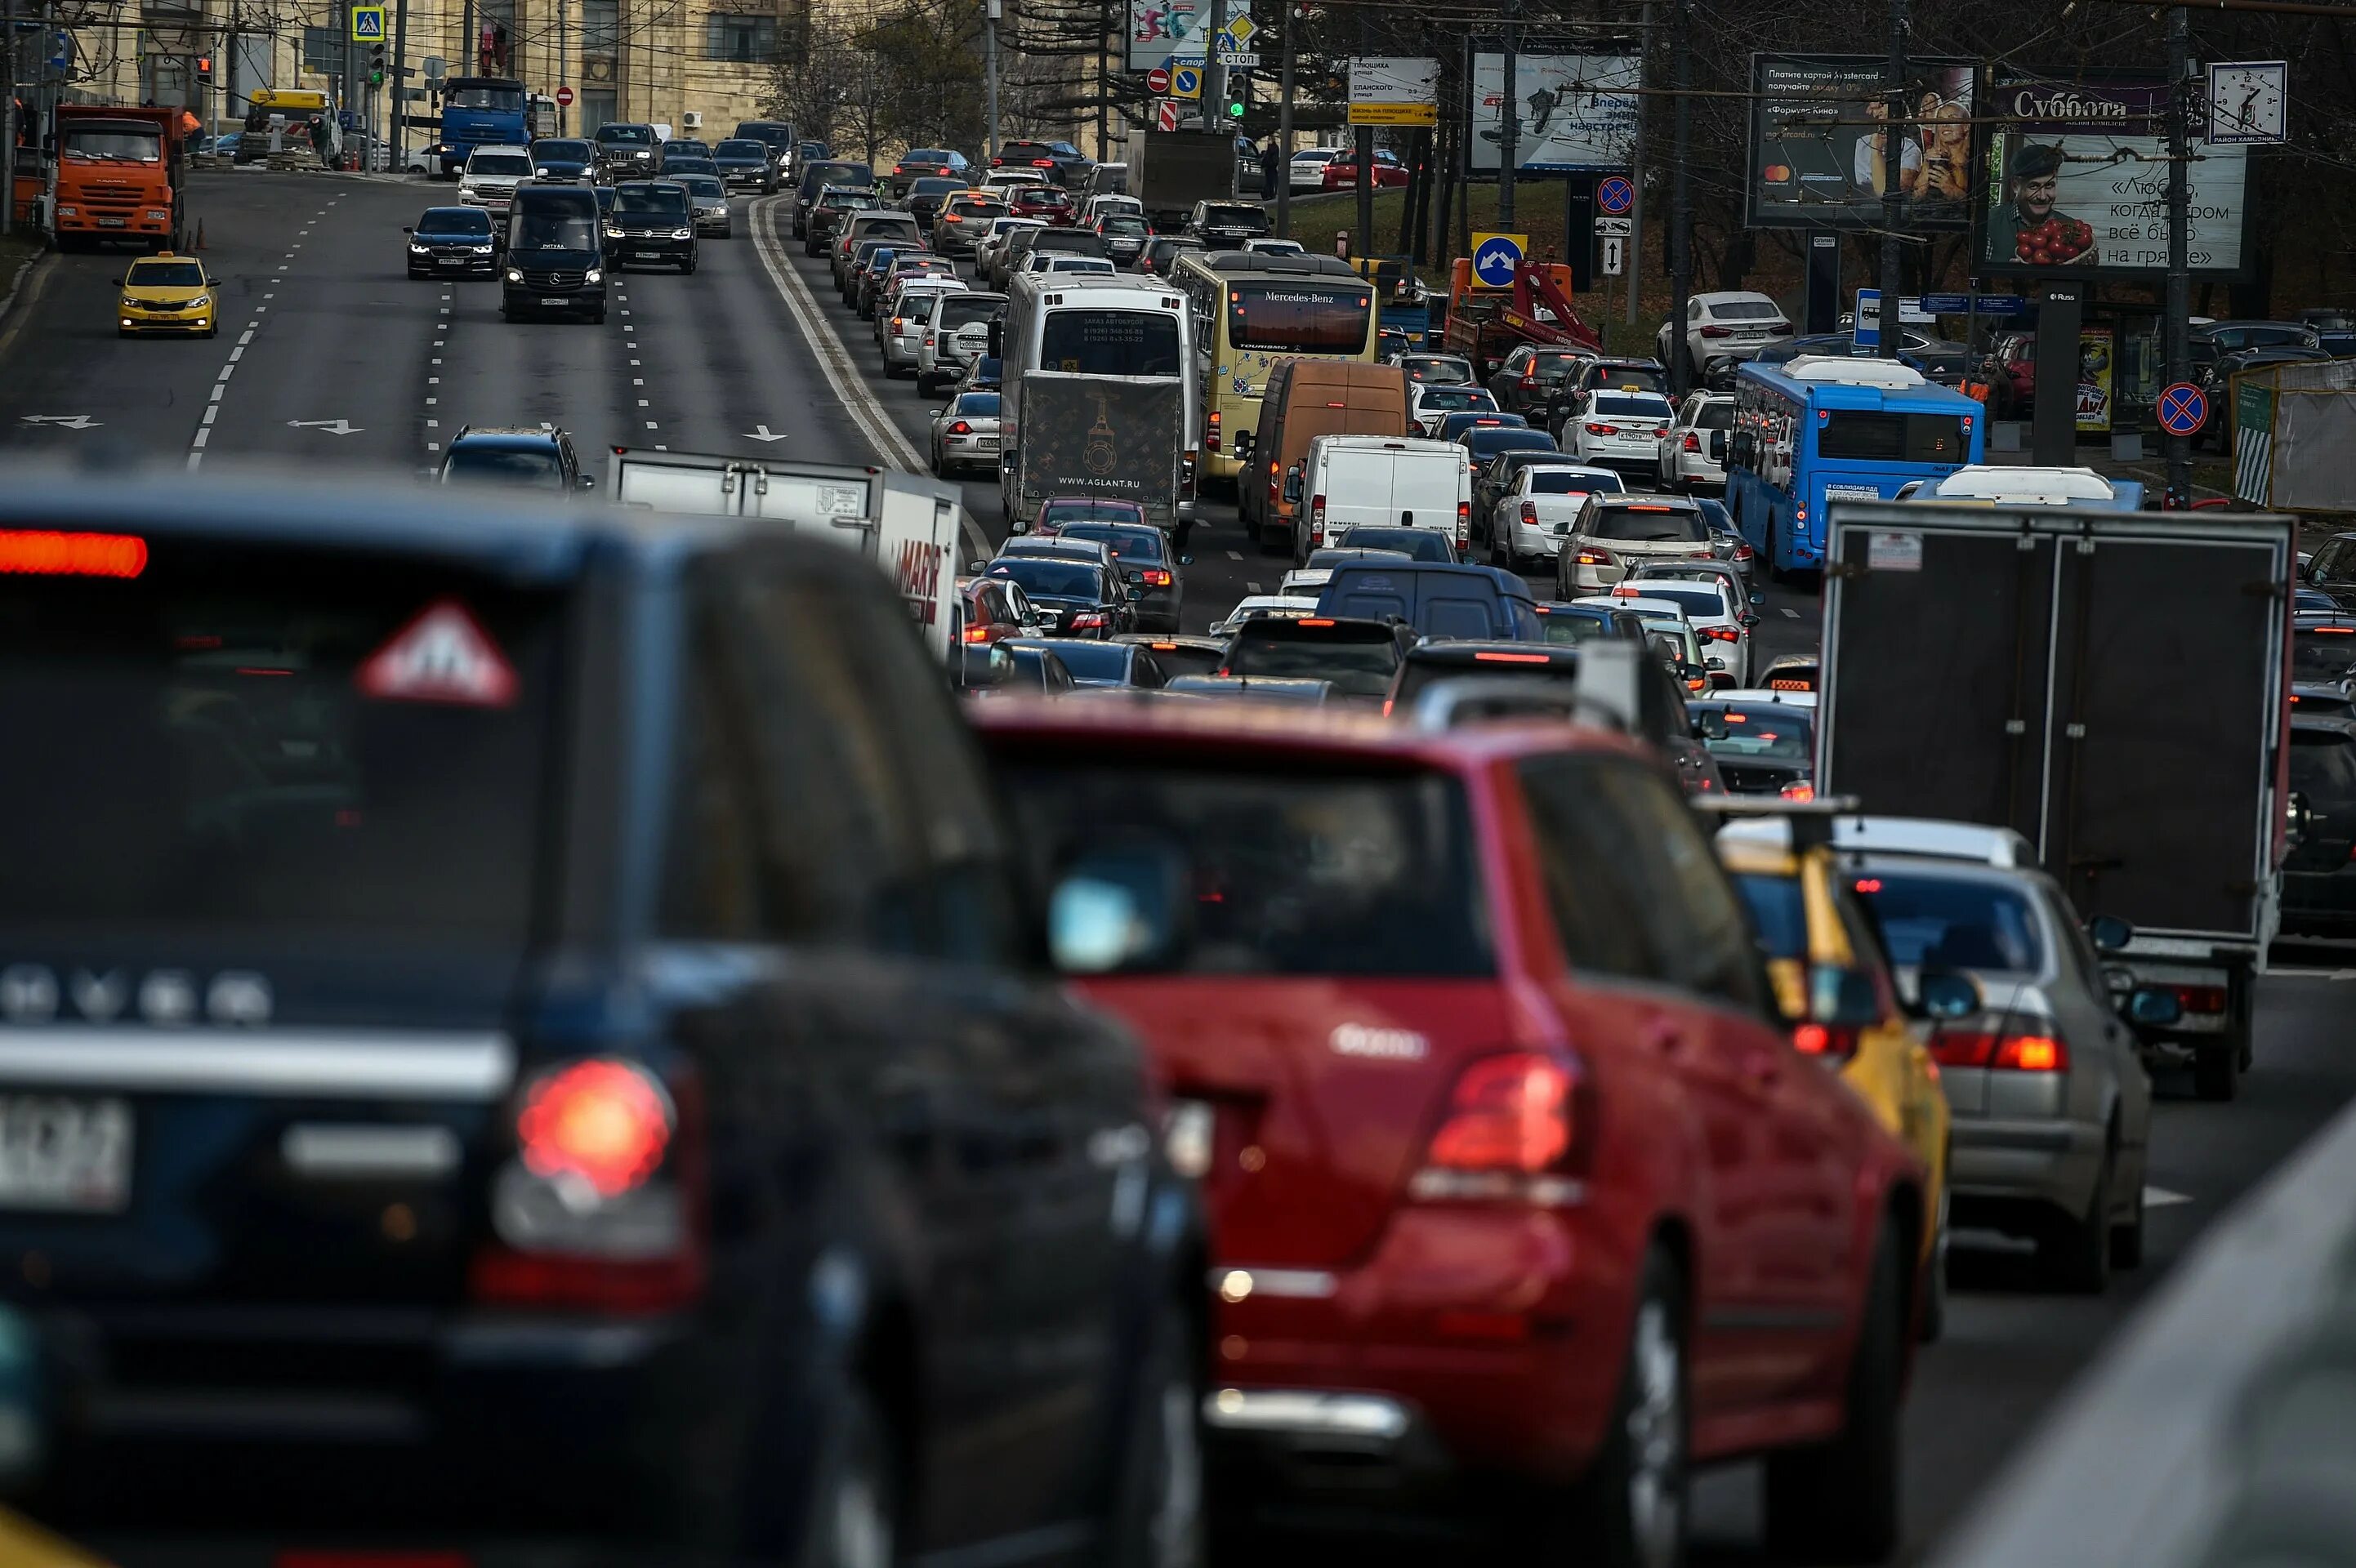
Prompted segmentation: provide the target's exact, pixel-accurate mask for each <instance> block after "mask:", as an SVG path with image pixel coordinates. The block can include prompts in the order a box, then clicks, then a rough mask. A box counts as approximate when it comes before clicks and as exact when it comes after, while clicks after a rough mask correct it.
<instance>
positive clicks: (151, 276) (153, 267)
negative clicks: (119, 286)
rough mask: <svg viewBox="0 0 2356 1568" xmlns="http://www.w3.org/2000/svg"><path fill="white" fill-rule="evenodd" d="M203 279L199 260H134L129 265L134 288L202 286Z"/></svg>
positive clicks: (202, 266)
mask: <svg viewBox="0 0 2356 1568" xmlns="http://www.w3.org/2000/svg"><path fill="white" fill-rule="evenodd" d="M204 281H205V269H204V264H203V263H202V262H199V261H134V262H133V263H132V266H131V286H132V287H133V288H134V289H193V288H200V287H202V286H203V284H204Z"/></svg>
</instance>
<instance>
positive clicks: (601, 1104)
mask: <svg viewBox="0 0 2356 1568" xmlns="http://www.w3.org/2000/svg"><path fill="white" fill-rule="evenodd" d="M670 1135H671V1109H670V1103H669V1096H668V1095H666V1094H665V1093H663V1092H662V1089H661V1087H660V1086H659V1085H658V1084H657V1083H655V1081H654V1080H653V1079H652V1078H651V1077H649V1076H648V1074H647V1072H645V1070H644V1069H642V1068H638V1067H635V1066H632V1065H630V1064H629V1063H627V1062H622V1061H581V1062H575V1063H574V1064H573V1065H572V1066H570V1067H567V1068H565V1069H563V1070H562V1071H561V1072H556V1073H554V1074H553V1075H552V1076H550V1077H549V1078H546V1079H544V1080H542V1081H541V1083H538V1084H537V1085H535V1086H534V1087H533V1088H532V1090H531V1091H530V1094H529V1095H528V1096H527V1097H526V1099H525V1101H524V1105H523V1110H522V1112H521V1113H520V1114H519V1115H518V1116H517V1117H516V1136H517V1138H518V1140H519V1142H520V1144H521V1145H522V1158H523V1163H524V1167H525V1168H526V1169H528V1170H530V1172H531V1173H532V1174H533V1175H535V1176H541V1177H546V1178H549V1179H552V1180H556V1181H560V1182H561V1181H563V1180H565V1179H568V1178H571V1179H577V1180H579V1181H582V1182H584V1183H586V1184H587V1186H588V1187H589V1189H590V1190H591V1191H593V1192H594V1193H595V1194H596V1195H597V1196H598V1197H599V1198H614V1197H617V1196H619V1195H620V1194H622V1193H624V1192H626V1191H628V1190H629V1189H631V1188H634V1187H636V1186H637V1185H638V1184H639V1183H640V1182H642V1181H644V1180H645V1179H647V1178H648V1177H649V1176H651V1175H653V1174H654V1170H655V1168H656V1167H657V1166H659V1165H660V1164H661V1163H662V1157H663V1150H664V1149H666V1148H668V1147H669V1145H670Z"/></svg>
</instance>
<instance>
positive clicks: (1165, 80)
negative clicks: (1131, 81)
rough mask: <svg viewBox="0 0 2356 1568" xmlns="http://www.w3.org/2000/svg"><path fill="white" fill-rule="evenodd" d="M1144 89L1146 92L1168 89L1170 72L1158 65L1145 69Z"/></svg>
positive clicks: (1165, 90)
mask: <svg viewBox="0 0 2356 1568" xmlns="http://www.w3.org/2000/svg"><path fill="white" fill-rule="evenodd" d="M1145 91H1148V92H1167V91H1170V73H1169V72H1168V71H1166V70H1163V69H1161V68H1160V67H1159V66H1157V67H1155V68H1154V69H1151V70H1149V71H1147V72H1146V73H1145Z"/></svg>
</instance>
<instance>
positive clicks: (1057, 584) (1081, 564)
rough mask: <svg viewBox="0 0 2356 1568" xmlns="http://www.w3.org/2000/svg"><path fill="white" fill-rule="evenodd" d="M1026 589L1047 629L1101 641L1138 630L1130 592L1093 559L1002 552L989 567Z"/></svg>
mask: <svg viewBox="0 0 2356 1568" xmlns="http://www.w3.org/2000/svg"><path fill="white" fill-rule="evenodd" d="M982 575H983V576H986V577H998V578H1003V579H1005V580H1006V581H1010V582H1012V583H1014V584H1015V585H1016V586H1018V587H1020V588H1021V589H1022V590H1023V597H1024V598H1026V599H1028V600H1030V601H1031V607H1032V608H1033V610H1035V611H1037V612H1038V613H1039V619H1040V621H1041V622H1042V623H1043V624H1044V625H1045V627H1046V629H1047V630H1048V631H1050V632H1052V633H1054V634H1055V635H1058V636H1064V637H1089V638H1094V639H1098V640H1101V639H1103V638H1106V637H1110V636H1113V635H1117V634H1119V633H1121V632H1133V631H1135V630H1137V628H1136V627H1135V626H1134V625H1132V624H1130V616H1131V614H1132V613H1133V612H1132V611H1131V608H1130V597H1129V595H1128V594H1127V593H1126V592H1122V590H1121V586H1120V584H1119V582H1118V581H1115V580H1114V578H1113V575H1112V573H1111V572H1110V571H1107V570H1106V569H1105V568H1104V567H1102V566H1099V565H1097V564H1096V563H1094V562H1092V561H1086V560H1066V559H1063V558H1060V557H1056V556H1048V555H1001V556H1000V557H999V558H998V559H997V560H993V561H991V563H990V564H989V565H988V566H987V567H985V568H983V570H982Z"/></svg>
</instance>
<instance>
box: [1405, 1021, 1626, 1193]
mask: <svg viewBox="0 0 2356 1568" xmlns="http://www.w3.org/2000/svg"><path fill="white" fill-rule="evenodd" d="M1594 1123H1595V1096H1594V1086H1593V1083H1592V1082H1591V1080H1590V1078H1589V1076H1588V1073H1587V1070H1586V1067H1585V1065H1584V1064H1583V1063H1581V1062H1580V1061H1579V1060H1578V1059H1577V1058H1575V1057H1572V1056H1569V1055H1567V1054H1561V1053H1558V1052H1553V1051H1500V1052H1498V1053H1497V1054H1495V1055H1494V1056H1484V1057H1481V1058H1479V1059H1477V1060H1475V1061H1470V1062H1467V1063H1466V1064H1465V1067H1464V1070H1463V1072H1460V1073H1459V1074H1457V1078H1456V1083H1454V1085H1453V1086H1452V1087H1451V1089H1450V1091H1449V1095H1448V1103H1447V1105H1446V1108H1445V1111H1444V1113H1443V1115H1441V1117H1440V1125H1438V1126H1437V1127H1435V1128H1434V1129H1433V1130H1432V1134H1431V1138H1430V1142H1429V1143H1428V1144H1426V1146H1425V1147H1424V1156H1423V1164H1422V1166H1421V1168H1419V1169H1418V1170H1417V1171H1416V1173H1415V1176H1414V1177H1413V1179H1410V1180H1409V1182H1408V1194H1409V1195H1410V1196H1412V1197H1414V1198H1416V1199H1418V1200H1421V1201H1424V1202H1463V1201H1468V1200H1470V1201H1479V1200H1492V1201H1494V1200H1505V1201H1514V1202H1525V1203H1538V1204H1545V1205H1549V1206H1558V1205H1561V1204H1566V1203H1576V1202H1578V1201H1579V1200H1580V1199H1581V1198H1582V1197H1584V1196H1585V1194H1586V1183H1585V1181H1584V1178H1585V1176H1586V1174H1587V1170H1588V1167H1589V1165H1590V1160H1591V1158H1592V1157H1593V1153H1594V1140H1595V1125H1594Z"/></svg>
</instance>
